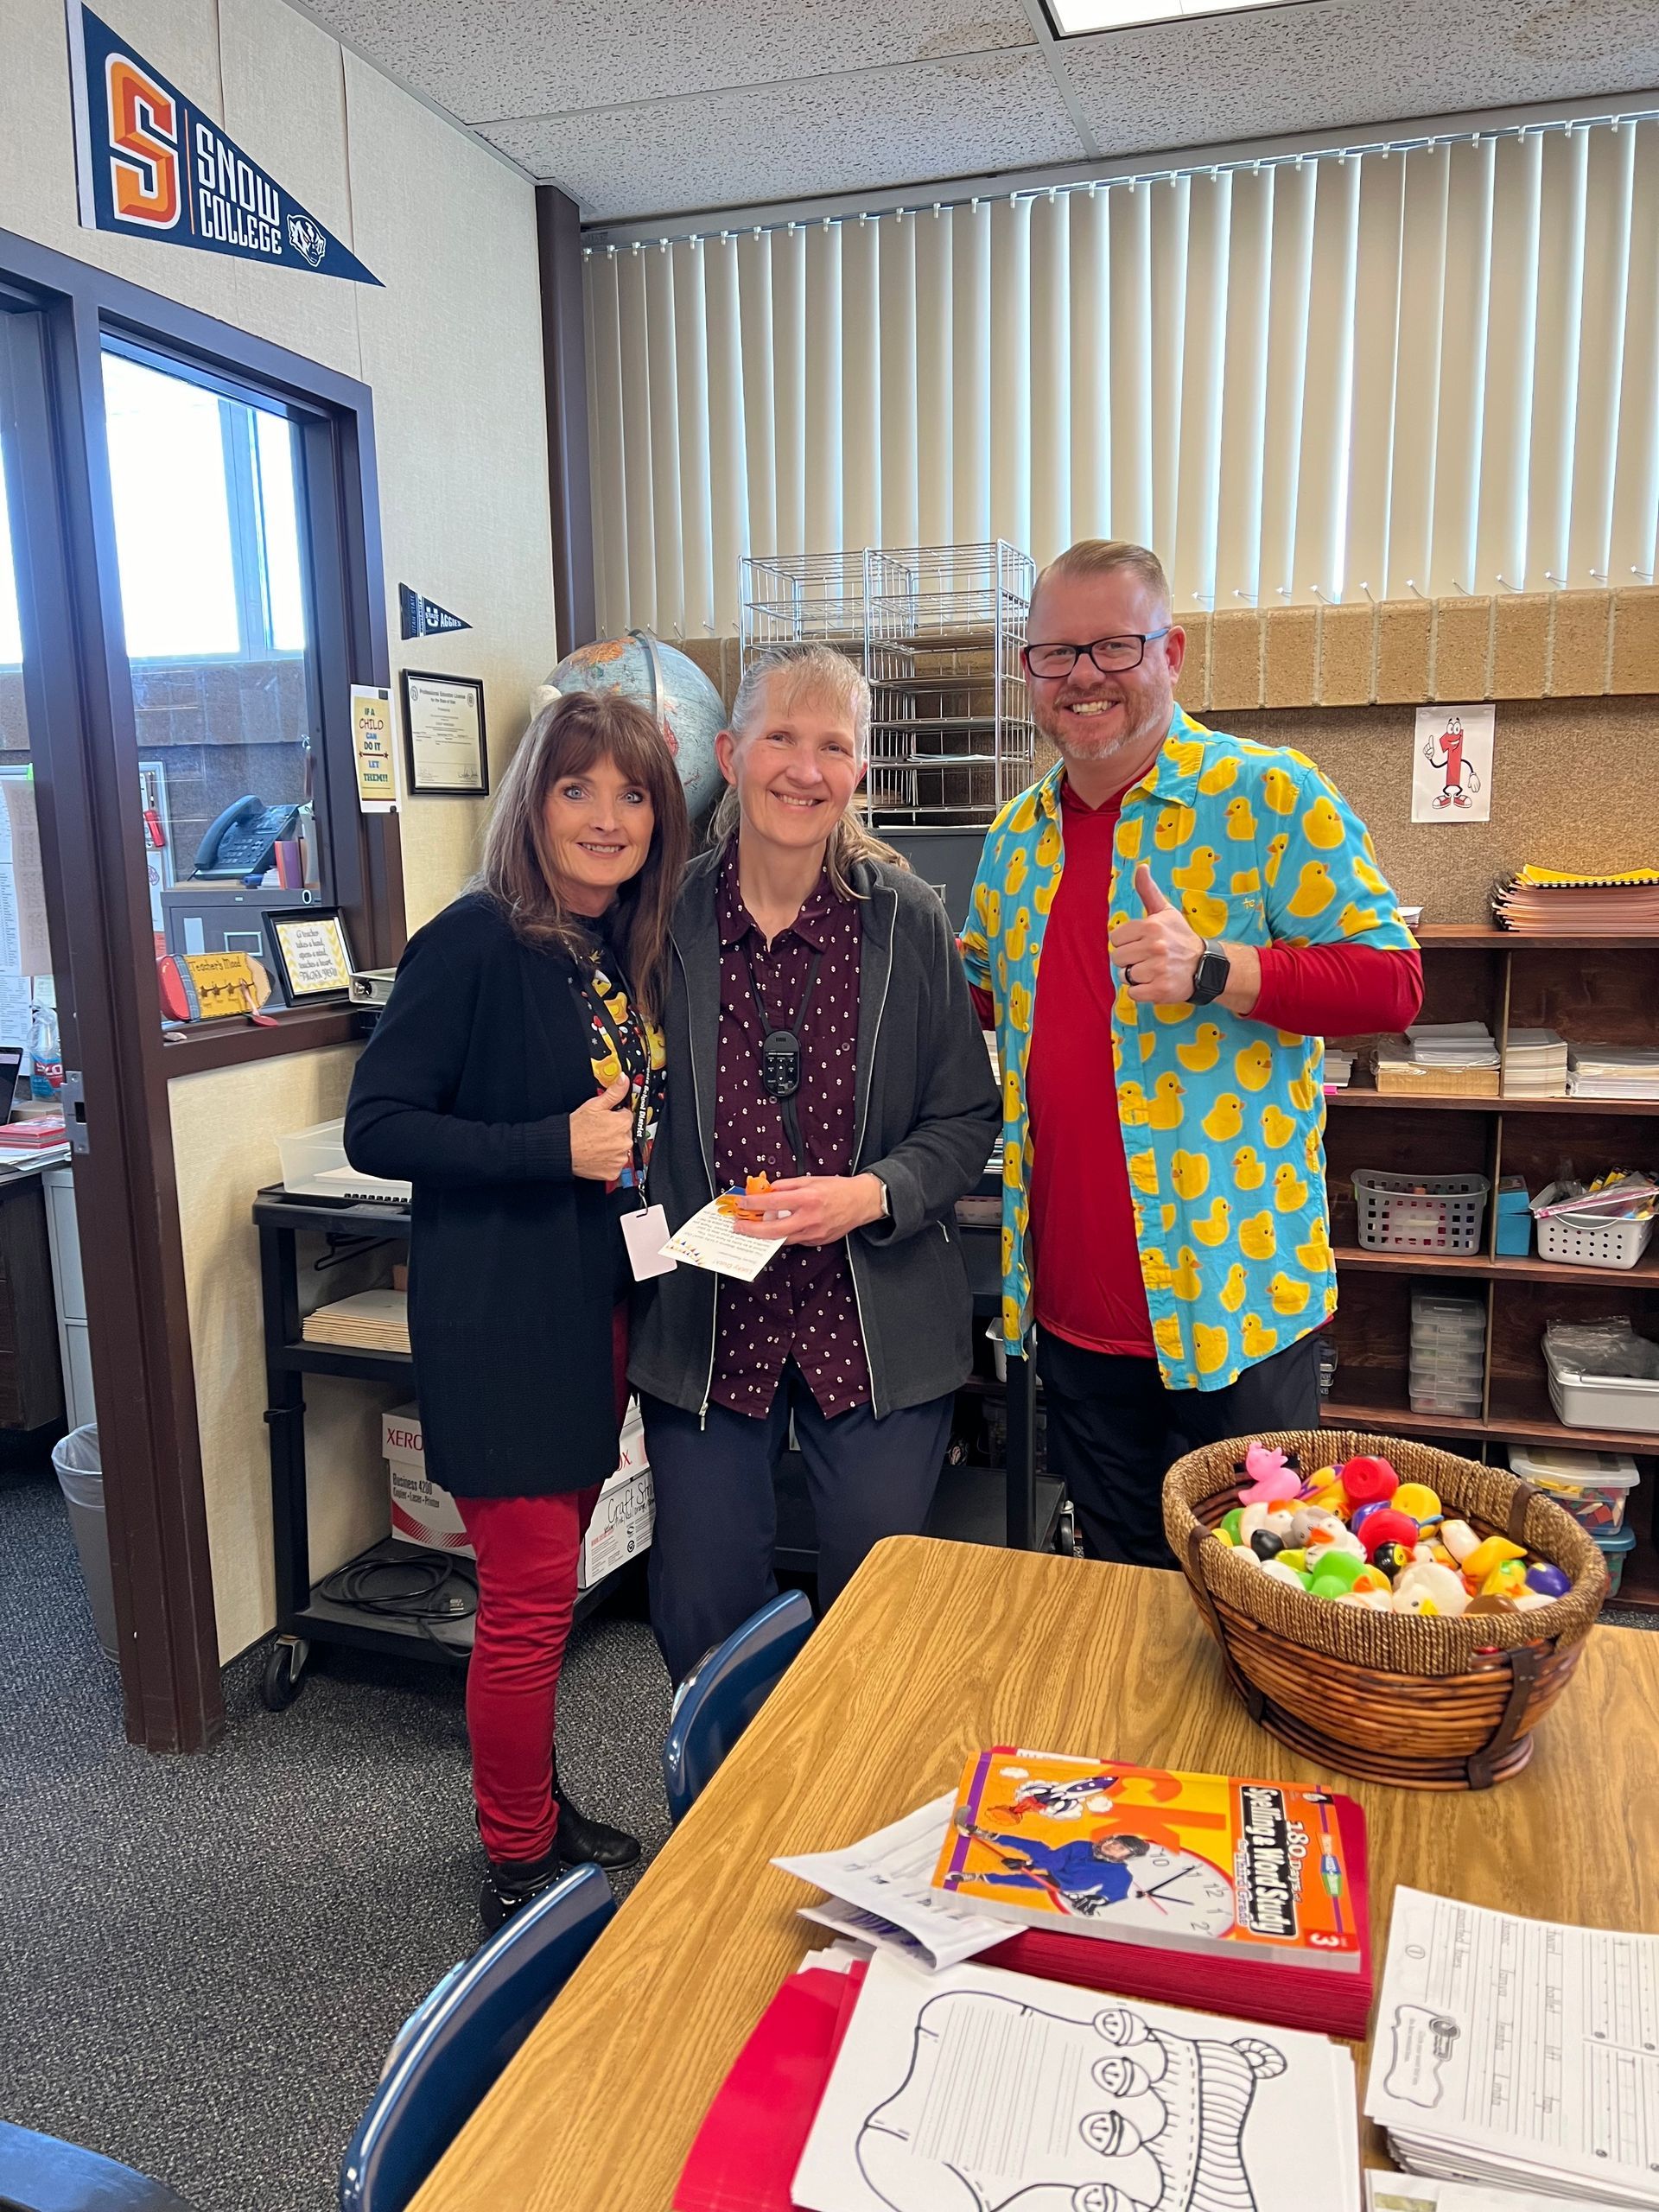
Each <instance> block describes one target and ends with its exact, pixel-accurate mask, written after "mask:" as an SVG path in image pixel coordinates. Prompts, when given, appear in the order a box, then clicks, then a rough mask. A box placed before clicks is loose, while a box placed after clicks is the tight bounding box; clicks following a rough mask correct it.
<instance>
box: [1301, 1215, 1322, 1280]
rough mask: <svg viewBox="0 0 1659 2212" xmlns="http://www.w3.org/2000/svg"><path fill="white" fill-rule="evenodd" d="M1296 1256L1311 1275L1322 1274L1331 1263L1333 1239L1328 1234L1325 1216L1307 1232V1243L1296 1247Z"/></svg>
mask: <svg viewBox="0 0 1659 2212" xmlns="http://www.w3.org/2000/svg"><path fill="white" fill-rule="evenodd" d="M1296 1257H1297V1258H1298V1260H1299V1261H1300V1262H1301V1264H1302V1266H1303V1267H1305V1268H1306V1269H1307V1272H1308V1273H1309V1274H1311V1275H1322V1274H1325V1270H1326V1269H1327V1268H1329V1267H1330V1265H1331V1239H1330V1236H1328V1235H1327V1234H1326V1231H1325V1222H1324V1219H1323V1217H1321V1218H1319V1219H1318V1220H1316V1221H1315V1222H1314V1224H1313V1228H1312V1229H1310V1230H1308V1232H1307V1242H1306V1244H1299V1245H1298V1246H1297V1247H1296Z"/></svg>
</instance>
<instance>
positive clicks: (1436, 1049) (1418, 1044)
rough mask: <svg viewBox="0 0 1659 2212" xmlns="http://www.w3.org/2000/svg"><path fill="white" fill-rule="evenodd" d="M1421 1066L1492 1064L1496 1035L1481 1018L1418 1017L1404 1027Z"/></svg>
mask: <svg viewBox="0 0 1659 2212" xmlns="http://www.w3.org/2000/svg"><path fill="white" fill-rule="evenodd" d="M1406 1035H1407V1037H1408V1039H1409V1040H1410V1044H1411V1057H1412V1058H1413V1059H1414V1060H1415V1061H1416V1062H1417V1064H1418V1065H1419V1066H1420V1067H1436V1068H1495V1067H1496V1066H1497V1039H1496V1038H1495V1037H1494V1036H1493V1034H1492V1033H1491V1030H1490V1029H1489V1028H1488V1027H1486V1025H1485V1023H1484V1021H1418V1022H1414V1023H1413V1025H1412V1027H1410V1028H1409V1029H1408V1030H1407V1032H1406Z"/></svg>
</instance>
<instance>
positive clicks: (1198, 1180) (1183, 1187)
mask: <svg viewBox="0 0 1659 2212" xmlns="http://www.w3.org/2000/svg"><path fill="white" fill-rule="evenodd" d="M1169 1172H1170V1174H1171V1176H1172V1177H1173V1180H1174V1184H1175V1188H1176V1189H1177V1191H1179V1193H1180V1195H1181V1196H1182V1198H1185V1199H1186V1201H1187V1202H1188V1204H1189V1205H1190V1204H1191V1203H1192V1200H1193V1199H1194V1198H1202V1197H1203V1196H1204V1194H1205V1191H1207V1190H1208V1189H1209V1187H1210V1161H1209V1158H1208V1156H1207V1154H1204V1153H1202V1152H1175V1153H1172V1154H1171V1155H1170V1161H1169Z"/></svg>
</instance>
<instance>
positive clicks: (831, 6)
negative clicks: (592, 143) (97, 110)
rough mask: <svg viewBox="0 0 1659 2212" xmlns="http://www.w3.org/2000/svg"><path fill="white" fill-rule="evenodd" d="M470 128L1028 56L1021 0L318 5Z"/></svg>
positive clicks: (341, 1) (515, 0)
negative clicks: (900, 67) (1004, 55)
mask: <svg viewBox="0 0 1659 2212" xmlns="http://www.w3.org/2000/svg"><path fill="white" fill-rule="evenodd" d="M308 4H309V5H310V8H311V12H312V13H313V14H314V15H315V16H317V17H318V19H319V20H320V21H322V22H327V24H328V25H329V26H330V28H331V29H334V30H335V31H337V32H338V33H339V35H340V36H341V37H342V38H344V39H346V40H347V41H349V42H350V43H351V44H352V45H353V46H355V47H356V48H358V49H359V52H361V53H363V54H366V55H367V56H368V58H369V59H370V60H372V61H378V62H379V63H381V64H382V65H383V66H384V67H385V68H387V69H389V70H391V72H392V73H394V74H395V75H397V76H398V77H401V78H402V79H404V82H405V83H406V84H410V85H414V86H417V87H418V88H419V90H421V91H422V92H425V93H426V94H427V95H428V96H429V98H430V99H435V100H437V101H438V102H440V103H441V104H442V105H443V106H445V107H447V108H448V110H449V111H450V112H451V113H452V114H454V115H458V116H460V117H461V119H462V121H463V122H467V123H476V122H480V121H485V120H488V119H490V118H497V117H502V116H526V115H553V114H558V113H562V112H563V111H564V110H566V109H569V108H590V107H612V106H615V105H619V104H620V103H622V102H625V101H631V100H643V99H660V98H662V97H663V96H664V94H668V93H674V92H712V91H715V90H717V89H719V88H720V87H722V86H734V85H758V84H770V83H773V82H777V81H780V80H782V79H785V78H791V77H794V78H810V77H815V76H817V75H819V74H821V73H823V72H824V71H826V70H836V69H862V68H875V67H885V66H887V65H890V64H893V63H897V62H905V61H926V60H937V59H938V58H939V57H940V56H942V55H945V54H976V53H982V52H990V51H993V50H995V49H996V48H1001V47H1017V46H1029V45H1031V43H1032V33H1031V26H1030V24H1029V22H1027V17H1026V11H1025V10H1024V8H1023V7H1022V6H1021V5H1020V0H789V4H788V5H786V6H785V5H779V4H778V0H690V4H689V5H688V4H681V5H672V4H664V0H658V4H655V5H652V6H640V5H637V4H636V5H632V6H627V7H617V6H615V5H614V4H605V0H467V4H465V5H462V6H456V5H453V4H449V5H435V4H433V0H308Z"/></svg>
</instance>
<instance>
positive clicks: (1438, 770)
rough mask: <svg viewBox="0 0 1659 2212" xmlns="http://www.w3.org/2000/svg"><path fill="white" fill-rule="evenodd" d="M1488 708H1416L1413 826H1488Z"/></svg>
mask: <svg viewBox="0 0 1659 2212" xmlns="http://www.w3.org/2000/svg"><path fill="white" fill-rule="evenodd" d="M1496 721H1497V716H1496V713H1495V710H1494V709H1492V708H1491V707H1485V706H1478V707H1419V708H1418V709H1417V724H1416V730H1415V733H1414V746H1413V753H1412V763H1411V818H1412V820H1413V821H1414V822H1490V821H1491V818H1492V744H1493V735H1494V729H1495V725H1496Z"/></svg>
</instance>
